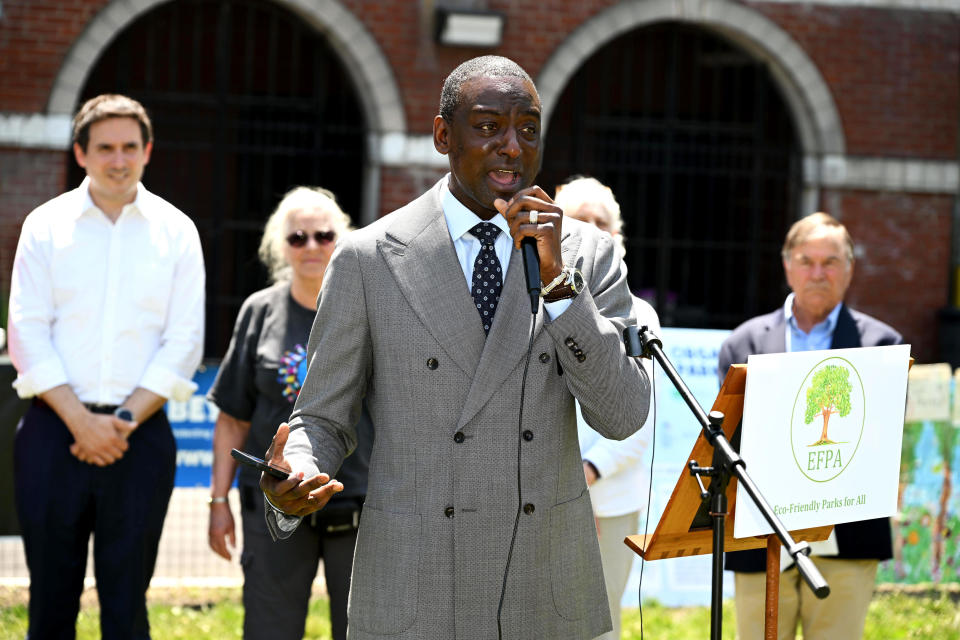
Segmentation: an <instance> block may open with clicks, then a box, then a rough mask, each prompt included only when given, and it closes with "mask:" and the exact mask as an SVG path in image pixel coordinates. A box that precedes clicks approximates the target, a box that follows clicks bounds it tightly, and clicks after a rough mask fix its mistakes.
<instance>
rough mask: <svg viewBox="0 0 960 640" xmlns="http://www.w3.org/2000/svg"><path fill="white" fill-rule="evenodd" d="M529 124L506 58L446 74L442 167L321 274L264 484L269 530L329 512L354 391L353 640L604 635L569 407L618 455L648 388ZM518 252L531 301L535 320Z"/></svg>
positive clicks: (611, 288)
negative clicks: (365, 409)
mask: <svg viewBox="0 0 960 640" xmlns="http://www.w3.org/2000/svg"><path fill="white" fill-rule="evenodd" d="M540 118H541V107H540V99H539V96H538V94H537V91H536V88H535V87H534V85H533V82H532V81H531V80H530V78H529V76H528V75H527V74H526V73H525V72H524V71H523V70H522V69H521V68H520V67H519V66H517V65H516V64H515V63H513V62H512V61H509V60H507V59H505V58H499V57H495V56H485V57H482V58H477V59H473V60H470V61H467V62H465V63H464V64H463V65H461V66H460V67H458V68H457V69H456V70H454V71H453V72H452V73H451V74H450V76H449V77H448V78H447V80H446V82H445V83H444V89H443V93H442V96H441V104H440V115H438V116H437V117H436V118H435V120H434V129H433V139H434V144H435V146H436V148H437V150H438V151H439V152H440V153H442V154H446V155H447V156H448V158H449V161H450V173H449V174H448V175H447V176H446V177H444V178H443V179H441V180H440V181H439V182H438V183H437V184H436V185H434V187H433V188H431V189H430V190H429V191H427V192H426V193H425V194H424V195H422V196H421V197H419V198H417V199H416V200H414V201H413V202H411V203H410V204H408V205H407V206H405V207H403V208H401V209H399V210H398V211H395V212H393V213H391V214H389V215H387V216H385V217H384V218H381V219H380V220H378V221H377V222H375V223H374V224H371V225H369V226H368V227H366V228H364V229H361V230H359V231H356V232H354V233H352V234H350V235H349V236H347V237H346V238H344V239H343V241H342V242H341V243H340V244H339V245H338V249H337V252H336V254H335V255H334V256H333V259H332V261H331V263H330V267H329V268H328V270H327V274H326V277H325V278H324V286H323V290H322V292H321V296H320V301H319V304H318V310H317V316H316V321H315V323H314V326H313V331H312V333H311V336H310V342H309V353H310V367H309V371H308V373H307V376H306V380H305V383H304V386H303V389H302V391H301V393H300V397H299V399H298V401H297V404H296V406H295V408H294V411H293V414H292V416H291V419H290V422H289V431H288V427H287V426H286V425H281V426H280V428H279V430H278V432H277V436H276V437H275V439H274V444H273V445H272V446H271V449H270V451H269V452H268V454H267V455H268V457H269V458H271V460H272V461H273V462H274V463H275V464H280V465H282V466H284V467H285V468H288V469H292V470H293V471H294V472H295V473H294V474H293V476H292V478H291V479H288V480H284V481H276V480H274V479H272V478H267V477H264V479H263V480H262V481H261V486H262V487H263V488H264V491H265V494H266V496H267V498H268V499H269V501H270V503H272V507H271V508H270V510H269V511H268V514H267V519H268V523H270V526H271V527H272V528H273V529H274V531H276V532H277V534H278V536H282V535H283V531H284V529H289V528H291V527H292V526H295V525H296V518H290V517H287V516H284V515H281V514H280V511H283V512H284V513H285V514H290V515H293V516H302V515H305V514H307V513H310V512H311V511H313V510H316V509H317V508H319V507H320V506H322V504H324V503H325V501H326V500H327V499H328V498H329V496H330V495H331V494H332V493H333V492H335V491H337V490H339V489H340V488H341V486H342V485H340V484H339V483H338V482H337V481H336V480H332V479H331V478H332V476H333V475H334V474H335V473H336V470H337V468H338V467H339V466H340V463H341V461H342V460H343V458H344V456H346V455H348V454H349V453H350V451H351V450H352V449H353V447H354V446H355V443H356V433H355V432H354V430H353V427H352V425H353V424H355V423H356V418H357V415H358V413H359V411H360V401H361V399H362V398H364V397H366V399H367V403H368V406H369V409H370V413H371V417H372V418H373V422H374V424H376V437H375V442H374V447H373V454H372V457H371V460H370V479H369V487H368V491H367V498H366V503H365V505H364V508H363V515H362V519H361V522H360V530H359V535H358V540H357V548H356V553H355V556H354V558H355V560H354V570H353V582H352V586H351V593H350V604H349V608H348V617H349V623H348V624H349V627H348V636H349V637H350V638H352V640H373V639H374V638H377V639H382V638H384V637H390V638H398V639H402V640H455V639H456V640H473V639H475V640H489V639H491V638H497V637H498V635H499V636H500V637H502V638H504V639H506V638H510V639H523V640H527V639H534V638H544V639H545V638H550V639H551V640H558V639H559V640H562V639H566V638H569V639H571V640H572V639H574V638H577V639H589V638H593V637H594V636H596V635H599V634H601V633H603V632H604V631H606V630H609V629H610V626H611V625H610V614H609V609H608V607H607V596H606V592H605V589H604V581H603V575H602V570H601V564H600V554H599V551H598V546H597V534H596V530H595V527H594V523H593V515H592V510H591V504H590V497H589V494H588V492H587V487H586V483H585V480H584V476H583V471H582V466H581V465H582V463H581V460H580V450H579V446H578V442H577V424H576V414H575V410H574V398H576V399H578V400H579V402H580V405H581V407H582V411H583V414H584V416H585V417H586V419H587V420H588V422H589V423H590V424H591V426H592V427H593V428H595V429H596V430H598V431H599V432H600V433H602V434H603V435H604V436H607V437H610V438H617V439H622V438H625V437H627V436H629V435H630V434H631V433H633V432H635V431H636V430H637V428H639V426H640V425H641V424H643V421H644V419H645V417H646V414H647V409H648V404H649V380H648V378H647V376H646V374H645V373H644V372H643V370H642V369H641V368H640V367H639V366H638V365H637V363H636V362H634V361H632V360H631V359H629V358H628V357H627V356H626V355H625V352H624V347H623V344H622V340H621V330H622V328H623V327H624V326H625V325H627V324H631V323H632V322H633V320H634V319H633V316H632V313H633V312H632V305H631V297H630V292H629V290H628V289H627V285H626V272H625V267H624V265H623V264H622V262H621V261H620V260H619V259H618V258H617V257H616V254H615V252H614V243H613V240H612V238H611V237H610V236H609V235H608V234H606V233H603V232H600V231H598V230H596V229H595V228H594V227H592V226H591V225H587V224H583V223H579V222H578V221H575V220H566V219H564V218H563V215H562V214H563V212H562V210H561V209H560V208H559V207H557V206H555V205H554V204H553V201H552V200H551V199H550V198H549V196H547V194H546V193H545V192H544V191H543V190H542V189H540V188H539V187H536V186H533V180H534V178H535V176H536V174H537V172H538V171H539V168H540V162H541V149H542V141H541V136H540V132H541V121H540ZM524 237H530V238H533V239H534V240H535V241H536V246H537V249H538V253H539V258H540V279H541V281H542V282H543V283H544V285H545V286H544V290H545V292H546V295H545V297H544V299H543V302H544V303H543V304H542V305H539V312H538V313H537V315H536V316H535V317H534V316H532V314H531V301H530V299H529V297H528V294H527V290H526V288H525V287H524V268H523V264H522V260H521V257H520V252H519V251H518V248H519V245H520V239H521V238H524ZM485 312H486V313H485ZM531 331H532V342H531ZM521 410H522V411H521ZM274 509H276V510H274Z"/></svg>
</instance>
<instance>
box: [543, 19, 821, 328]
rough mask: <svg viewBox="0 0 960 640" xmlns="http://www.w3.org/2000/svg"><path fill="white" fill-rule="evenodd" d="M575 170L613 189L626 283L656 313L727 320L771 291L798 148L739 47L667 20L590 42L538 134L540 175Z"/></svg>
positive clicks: (775, 96) (764, 304) (779, 299)
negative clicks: (541, 140)
mask: <svg viewBox="0 0 960 640" xmlns="http://www.w3.org/2000/svg"><path fill="white" fill-rule="evenodd" d="M574 174H587V175H592V176H593V177H595V178H597V179H599V180H600V181H602V182H604V183H605V184H607V185H608V186H610V187H611V188H612V189H613V191H614V193H615V195H616V197H617V200H618V201H619V202H620V205H621V209H622V213H623V218H624V222H625V229H624V233H625V235H626V237H627V243H626V246H627V254H626V262H627V265H628V268H629V276H628V277H629V282H630V287H631V289H632V290H633V291H634V293H636V294H637V295H641V296H642V297H645V298H647V299H648V300H650V302H652V303H653V304H654V305H655V307H656V308H657V311H658V312H659V314H660V318H661V321H662V322H663V324H664V325H669V326H684V327H707V328H729V327H733V326H735V325H736V324H738V323H739V322H741V321H743V320H745V319H747V318H748V317H750V316H753V315H756V314H759V313H762V312H766V311H769V310H772V309H773V308H775V307H776V306H777V305H779V304H782V303H783V299H784V295H785V293H786V289H785V285H784V278H783V270H782V268H781V266H780V257H779V251H780V246H781V244H782V242H783V237H784V235H785V233H786V231H787V228H788V227H789V226H790V224H791V223H792V222H793V221H794V220H795V219H796V218H797V217H798V213H799V212H798V211H797V206H798V202H799V193H798V190H799V188H800V178H801V155H800V149H799V143H798V140H797V134H796V131H795V129H794V126H793V123H792V121H791V119H790V115H789V111H788V109H787V107H786V105H785V103H784V101H783V98H782V97H781V96H780V94H779V92H778V89H777V88H776V86H775V84H774V82H773V80H772V78H771V77H770V74H769V72H768V71H767V69H766V68H765V67H764V66H763V64H762V63H761V62H760V61H758V60H755V59H753V58H752V57H751V56H750V55H749V54H748V53H746V52H745V51H742V50H740V49H738V48H736V47H735V46H733V45H732V44H730V43H729V42H727V41H726V40H724V39H722V38H720V37H718V36H716V35H714V34H712V33H710V32H708V31H706V30H703V29H700V28H697V27H693V26H689V25H684V24H679V23H670V22H665V23H658V24H655V25H652V26H648V27H644V28H641V29H637V30H635V31H631V32H629V33H627V34H625V35H623V36H620V37H619V38H617V39H615V40H612V41H611V42H609V43H608V44H607V45H605V46H603V47H602V48H600V49H599V50H597V52H596V53H595V54H594V55H592V56H591V57H590V58H589V59H587V60H586V61H585V62H584V63H583V65H582V66H581V67H580V68H579V69H578V70H577V72H576V73H575V75H574V76H573V77H572V79H571V81H570V82H569V84H568V85H567V86H566V88H565V89H564V91H563V93H562V95H561V97H560V99H559V100H558V101H557V104H556V108H555V110H554V112H553V115H552V116H551V120H550V123H549V127H548V129H547V134H546V146H545V154H544V166H543V171H542V173H541V183H542V184H545V185H556V184H558V183H561V182H563V181H564V180H565V179H566V178H567V177H568V176H570V175H574ZM805 213H809V212H805Z"/></svg>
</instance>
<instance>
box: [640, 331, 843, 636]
mask: <svg viewBox="0 0 960 640" xmlns="http://www.w3.org/2000/svg"><path fill="white" fill-rule="evenodd" d="M623 341H624V343H625V345H626V351H627V355H628V356H630V357H633V358H648V359H649V358H655V359H656V360H657V362H658V363H660V367H661V368H662V369H663V372H664V373H665V374H666V375H667V377H668V378H670V382H672V383H673V386H674V387H676V389H677V391H678V392H679V393H680V397H681V398H683V401H684V402H685V403H686V404H687V406H688V407H689V408H690V410H691V411H692V412H693V414H694V416H695V417H696V418H697V421H698V422H699V423H700V426H701V428H702V429H703V434H704V437H705V438H706V439H707V441H708V442H709V443H710V444H711V445H712V446H713V461H712V465H713V466H710V467H701V466H700V465H699V463H697V461H696V460H690V462H689V463H688V464H687V466H688V468H689V470H690V475H691V476H693V477H694V478H695V479H696V481H697V484H698V485H699V486H700V498H701V499H702V500H704V501H709V505H710V509H709V513H710V520H711V526H712V530H713V553H712V571H711V598H710V638H711V640H720V639H721V636H722V633H721V631H722V625H723V546H724V536H725V532H724V525H725V519H726V517H727V487H728V485H729V484H730V478H731V476H736V478H737V480H738V481H739V482H740V484H741V486H743V488H744V489H745V490H746V492H747V494H748V495H749V496H750V498H751V499H752V500H753V502H754V503H755V504H756V505H757V508H758V509H759V510H760V513H761V515H763V517H764V519H765V520H766V521H767V523H768V524H769V525H770V526H771V527H772V528H773V530H774V532H775V533H776V535H777V537H778V538H780V541H781V543H782V544H783V546H784V548H785V549H786V550H787V552H788V553H789V554H790V556H791V557H792V558H793V561H794V562H795V563H796V565H797V569H798V570H799V571H800V574H801V575H802V576H803V579H804V581H806V583H807V584H808V585H809V587H810V589H811V590H813V593H814V594H815V595H816V596H817V597H818V598H821V599H822V598H826V597H827V596H828V595H829V594H830V587H829V586H828V585H827V583H826V581H825V580H824V579H823V576H822V575H820V571H819V570H818V569H817V567H816V566H815V565H814V564H813V561H812V560H810V558H809V557H808V556H809V554H810V545H808V544H807V543H806V542H799V543H798V542H794V540H793V538H792V537H791V536H790V533H789V532H788V531H787V529H786V527H784V526H783V523H782V522H780V519H779V518H778V517H777V516H776V515H775V514H774V513H773V510H772V509H771V508H770V505H769V504H768V503H767V501H766V499H765V498H764V497H763V495H762V494H761V493H760V490H759V489H757V487H756V485H754V483H753V480H752V479H751V478H750V476H749V475H748V474H747V471H746V466H747V465H746V463H745V462H744V461H743V458H741V457H740V455H739V454H738V453H737V452H736V451H734V449H733V447H732V446H731V445H730V441H729V440H727V437H726V436H725V435H724V433H723V413H721V412H720V411H711V412H710V414H709V415H708V414H706V413H704V411H703V409H702V408H701V407H700V405H699V404H698V403H697V401H696V399H695V398H694V397H693V394H692V393H691V392H690V389H689V388H688V387H687V385H686V384H684V382H683V380H682V379H681V378H680V374H678V373H677V370H676V369H675V368H674V367H673V364H672V363H671V362H670V359H669V358H667V356H666V354H664V353H663V342H661V341H660V338H658V337H657V336H656V334H654V333H653V332H652V331H651V330H650V328H649V327H647V326H646V325H644V326H642V327H639V328H638V327H635V326H633V327H627V328H626V329H624V330H623ZM703 476H706V477H709V478H710V479H711V480H710V487H709V488H705V487H704V485H703V480H702V479H701V478H702V477H703Z"/></svg>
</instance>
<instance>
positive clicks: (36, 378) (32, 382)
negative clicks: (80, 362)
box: [13, 358, 69, 398]
mask: <svg viewBox="0 0 960 640" xmlns="http://www.w3.org/2000/svg"><path fill="white" fill-rule="evenodd" d="M68 382H69V380H68V379H67V372H66V371H65V370H64V368H63V363H62V362H60V359H59V358H49V359H47V360H44V361H43V362H41V363H39V364H37V365H35V366H33V367H31V368H30V370H29V371H25V372H24V373H22V374H20V375H18V376H17V379H16V380H14V381H13V388H14V389H16V390H17V395H18V396H20V397H21V398H31V397H33V396H36V395H40V394H41V393H43V392H45V391H49V390H50V389H53V388H54V387H59V386H60V385H62V384H67V383H68Z"/></svg>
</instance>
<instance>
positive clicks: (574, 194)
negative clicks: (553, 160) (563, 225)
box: [553, 177, 625, 249]
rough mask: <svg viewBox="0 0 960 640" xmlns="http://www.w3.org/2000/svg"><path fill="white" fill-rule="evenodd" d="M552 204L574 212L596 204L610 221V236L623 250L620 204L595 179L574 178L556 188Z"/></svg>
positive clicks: (609, 190)
mask: <svg viewBox="0 0 960 640" xmlns="http://www.w3.org/2000/svg"><path fill="white" fill-rule="evenodd" d="M553 199H554V202H556V204H557V206H559V207H560V208H561V209H563V210H565V211H566V210H571V211H575V210H577V209H579V208H580V207H581V206H583V205H584V204H597V205H600V206H601V207H603V210H604V211H606V212H607V217H608V218H609V219H610V235H612V236H613V237H614V239H615V240H616V241H617V243H618V244H619V245H620V248H621V249H625V245H624V238H623V218H621V217H620V203H619V202H617V199H616V198H615V197H614V195H613V190H612V189H610V187H608V186H607V185H605V184H603V183H602V182H600V181H599V180H597V179H596V178H586V177H581V178H574V179H573V180H571V181H570V182H568V183H566V184H562V185H560V186H558V187H557V192H556V195H555V196H554V198H553Z"/></svg>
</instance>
